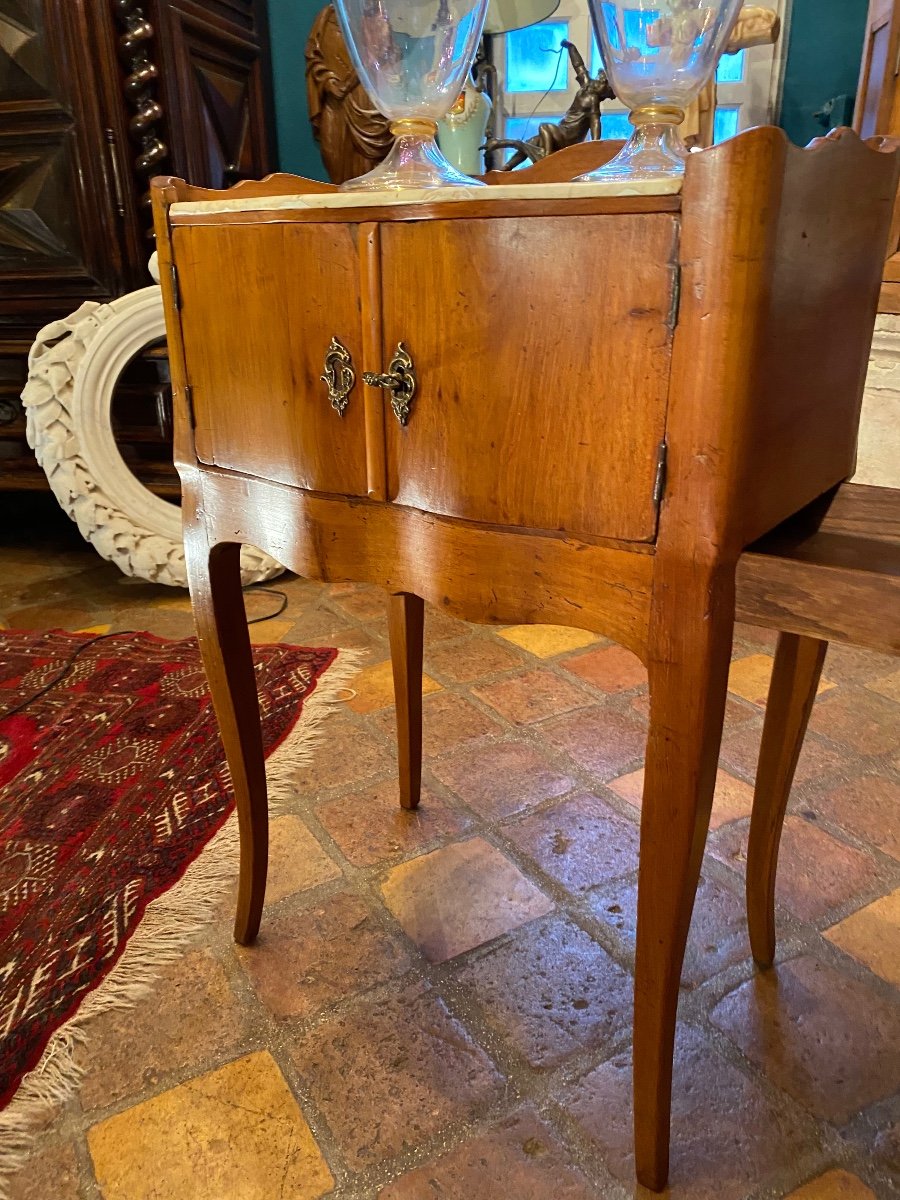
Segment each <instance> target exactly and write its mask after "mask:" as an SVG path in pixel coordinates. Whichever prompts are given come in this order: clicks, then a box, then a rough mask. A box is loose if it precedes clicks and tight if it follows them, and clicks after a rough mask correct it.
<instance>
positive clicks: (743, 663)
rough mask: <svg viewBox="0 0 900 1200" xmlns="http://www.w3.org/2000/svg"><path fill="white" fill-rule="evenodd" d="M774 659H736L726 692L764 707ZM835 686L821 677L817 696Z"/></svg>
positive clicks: (761, 656)
mask: <svg viewBox="0 0 900 1200" xmlns="http://www.w3.org/2000/svg"><path fill="white" fill-rule="evenodd" d="M774 662H775V660H774V658H773V657H772V655H771V654H748V655H746V656H745V657H744V658H736V659H734V661H733V662H732V664H731V669H730V671H729V672H728V690H729V692H732V693H733V694H734V695H735V696H740V697H741V698H742V699H743V700H749V701H750V703H751V704H759V705H762V706H763V707H764V706H765V703H766V700H767V699H768V696H769V684H770V682H771V680H772V667H773V665H774ZM836 686H837V685H836V684H834V683H832V681H831V680H830V679H826V678H825V676H824V675H823V676H822V678H821V679H820V680H819V686H818V689H817V691H816V695H817V696H821V695H822V693H823V692H828V691H831V689H832V688H833V687H836Z"/></svg>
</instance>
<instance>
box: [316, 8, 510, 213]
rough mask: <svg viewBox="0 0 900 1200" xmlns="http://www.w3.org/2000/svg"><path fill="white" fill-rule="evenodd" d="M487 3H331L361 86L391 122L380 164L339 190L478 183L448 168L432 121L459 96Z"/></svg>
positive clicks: (436, 121)
mask: <svg viewBox="0 0 900 1200" xmlns="http://www.w3.org/2000/svg"><path fill="white" fill-rule="evenodd" d="M487 6H488V0H334V7H335V11H336V12H337V15H338V20H339V21H340V25H341V30H342V32H343V34H344V40H345V41H346V43H347V47H348V49H349V51H350V55H351V58H352V59H353V64H354V66H355V67H356V70H357V72H358V74H359V78H360V81H361V82H362V84H363V86H364V87H365V89H366V91H367V92H368V93H369V95H370V96H371V98H372V101H373V102H374V104H375V105H376V107H377V108H378V109H379V110H380V111H381V112H382V113H384V115H385V116H386V117H387V118H388V120H389V121H390V122H391V132H392V133H393V135H394V137H395V139H396V140H395V142H394V145H393V147H392V149H391V151H390V153H389V154H388V156H387V158H386V159H385V160H384V162H382V163H379V165H378V166H377V167H375V169H374V170H372V171H369V172H368V174H366V175H360V176H359V177H358V178H357V179H349V180H348V181H347V182H346V183H343V184H341V189H342V190H343V191H385V190H391V189H398V188H434V187H447V186H451V187H452V186H459V185H464V186H466V187H479V186H481V185H480V182H479V181H478V180H476V179H472V178H470V176H468V175H464V174H463V173H462V172H461V171H458V170H456V168H455V167H453V166H451V165H450V163H449V162H447V160H446V158H445V157H444V155H443V154H442V153H441V151H440V150H439V148H438V145H437V142H436V141H435V133H436V131H437V123H438V121H440V120H441V119H442V118H443V117H444V116H445V115H446V113H447V112H448V110H449V109H450V107H451V105H452V104H453V103H454V102H455V101H456V99H457V98H458V97H459V95H460V93H461V92H462V90H463V86H464V84H465V80H466V78H467V76H468V72H469V70H470V68H471V66H472V60H473V58H474V57H475V50H476V48H477V46H478V42H479V39H480V38H481V31H482V28H483V27H484V18H485V14H486V12H487Z"/></svg>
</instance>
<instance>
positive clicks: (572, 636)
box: [499, 625, 598, 658]
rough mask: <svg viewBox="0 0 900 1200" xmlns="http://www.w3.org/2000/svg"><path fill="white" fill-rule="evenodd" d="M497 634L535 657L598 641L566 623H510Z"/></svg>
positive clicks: (552, 656)
mask: <svg viewBox="0 0 900 1200" xmlns="http://www.w3.org/2000/svg"><path fill="white" fill-rule="evenodd" d="M499 636H500V637H502V638H505V639H506V641H508V642H512V643H513V644H514V645H516V646H521V648H522V649H523V650H527V651H528V653H529V654H533V655H535V657H536V658H554V657H555V656H556V655H557V654H567V653H569V652H570V651H572V650H580V649H581V648H582V646H590V645H591V644H592V643H594V642H596V641H598V638H597V635H596V634H594V633H588V631H587V630H586V629H570V628H569V627H568V626H566V625H510V626H509V627H508V628H507V629H501V630H500V634H499Z"/></svg>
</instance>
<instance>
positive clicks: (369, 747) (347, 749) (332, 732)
mask: <svg viewBox="0 0 900 1200" xmlns="http://www.w3.org/2000/svg"><path fill="white" fill-rule="evenodd" d="M391 762H392V755H391V752H390V750H388V748H387V747H386V746H385V745H384V743H383V742H382V741H381V739H380V738H379V737H377V736H376V735H375V734H373V733H370V732H369V730H368V729H365V728H363V727H361V726H360V725H357V724H356V722H355V721H353V720H352V719H351V718H350V717H349V716H346V715H345V714H344V713H342V712H340V711H338V712H333V713H330V714H329V717H328V727H327V732H326V734H325V736H324V737H322V738H321V739H320V741H319V742H318V744H317V745H316V749H315V753H314V754H312V755H311V756H310V760H309V763H308V764H306V765H305V766H304V768H303V770H302V771H301V772H298V774H297V790H298V791H300V792H302V794H304V795H309V794H310V793H311V792H313V793H314V792H317V791H320V790H322V789H323V788H332V787H341V786H342V785H344V784H347V783H357V782H358V781H360V780H362V779H367V778H368V777H369V776H370V775H375V774H376V773H380V772H383V771H384V770H386V769H387V767H389V766H390V764H391Z"/></svg>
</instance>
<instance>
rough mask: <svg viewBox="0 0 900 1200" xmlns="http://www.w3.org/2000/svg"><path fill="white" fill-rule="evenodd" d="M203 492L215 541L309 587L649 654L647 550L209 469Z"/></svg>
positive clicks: (650, 569)
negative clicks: (243, 545) (412, 601)
mask: <svg viewBox="0 0 900 1200" xmlns="http://www.w3.org/2000/svg"><path fill="white" fill-rule="evenodd" d="M203 492H204V505H205V511H206V514H207V519H208V525H209V529H210V534H211V536H212V537H213V539H214V540H228V539H231V538H234V539H237V540H239V541H242V542H248V543H250V544H251V545H254V546H258V547H259V548H260V549H261V550H265V551H266V552H267V553H269V554H271V555H272V556H273V557H275V558H277V559H278V561H279V562H282V563H284V564H285V566H286V567H288V568H290V570H292V571H296V572H297V574H299V575H303V576H305V577H307V578H310V579H321V580H325V581H328V582H333V583H337V582H341V581H347V580H355V581H357V582H360V583H373V584H377V585H378V586H380V587H383V588H385V589H386V590H387V591H388V592H409V593H412V594H413V595H416V596H421V597H423V598H424V599H425V600H428V601H429V602H430V603H431V604H434V605H435V606H437V607H438V608H441V609H443V610H444V611H445V612H448V613H450V614H451V615H453V616H456V617H460V618H462V619H463V620H467V621H476V622H481V623H483V624H498V625H516V624H525V623H528V624H545V625H571V626H573V627H576V628H579V629H589V630H591V631H592V632H598V633H603V634H605V635H606V636H607V637H611V638H614V639H615V640H616V641H617V642H620V643H621V644H622V645H624V646H627V647H628V648H629V649H631V650H633V651H634V652H635V653H636V654H639V655H641V656H643V655H645V653H646V640H647V620H648V613H649V599H650V584H651V578H652V572H653V555H652V552H650V550H649V548H647V549H644V548H641V549H642V551H643V552H640V553H636V552H634V551H633V550H632V549H631V547H629V546H628V545H627V544H624V543H621V544H619V545H615V544H613V543H594V544H592V543H590V542H585V541H581V540H575V539H570V538H559V537H549V536H546V535H542V534H539V533H530V532H528V531H524V530H519V531H516V532H511V531H509V530H503V529H496V528H491V527H489V526H484V525H476V524H470V523H466V522H461V521H454V520H451V519H449V518H442V517H437V516H433V515H431V514H429V513H423V512H419V511H417V510H416V509H411V508H403V507H402V506H401V505H399V504H378V503H372V502H370V501H366V500H358V501H352V500H342V499H340V498H337V497H328V496H315V495H310V494H308V493H304V492H301V491H298V490H297V489H294V488H288V487H283V486H281V485H279V484H276V483H272V482H267V481H264V480H256V479H248V478H244V477H241V476H236V475H234V474H232V473H229V472H225V471H216V470H212V469H208V470H207V469H205V470H204V471H203Z"/></svg>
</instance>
